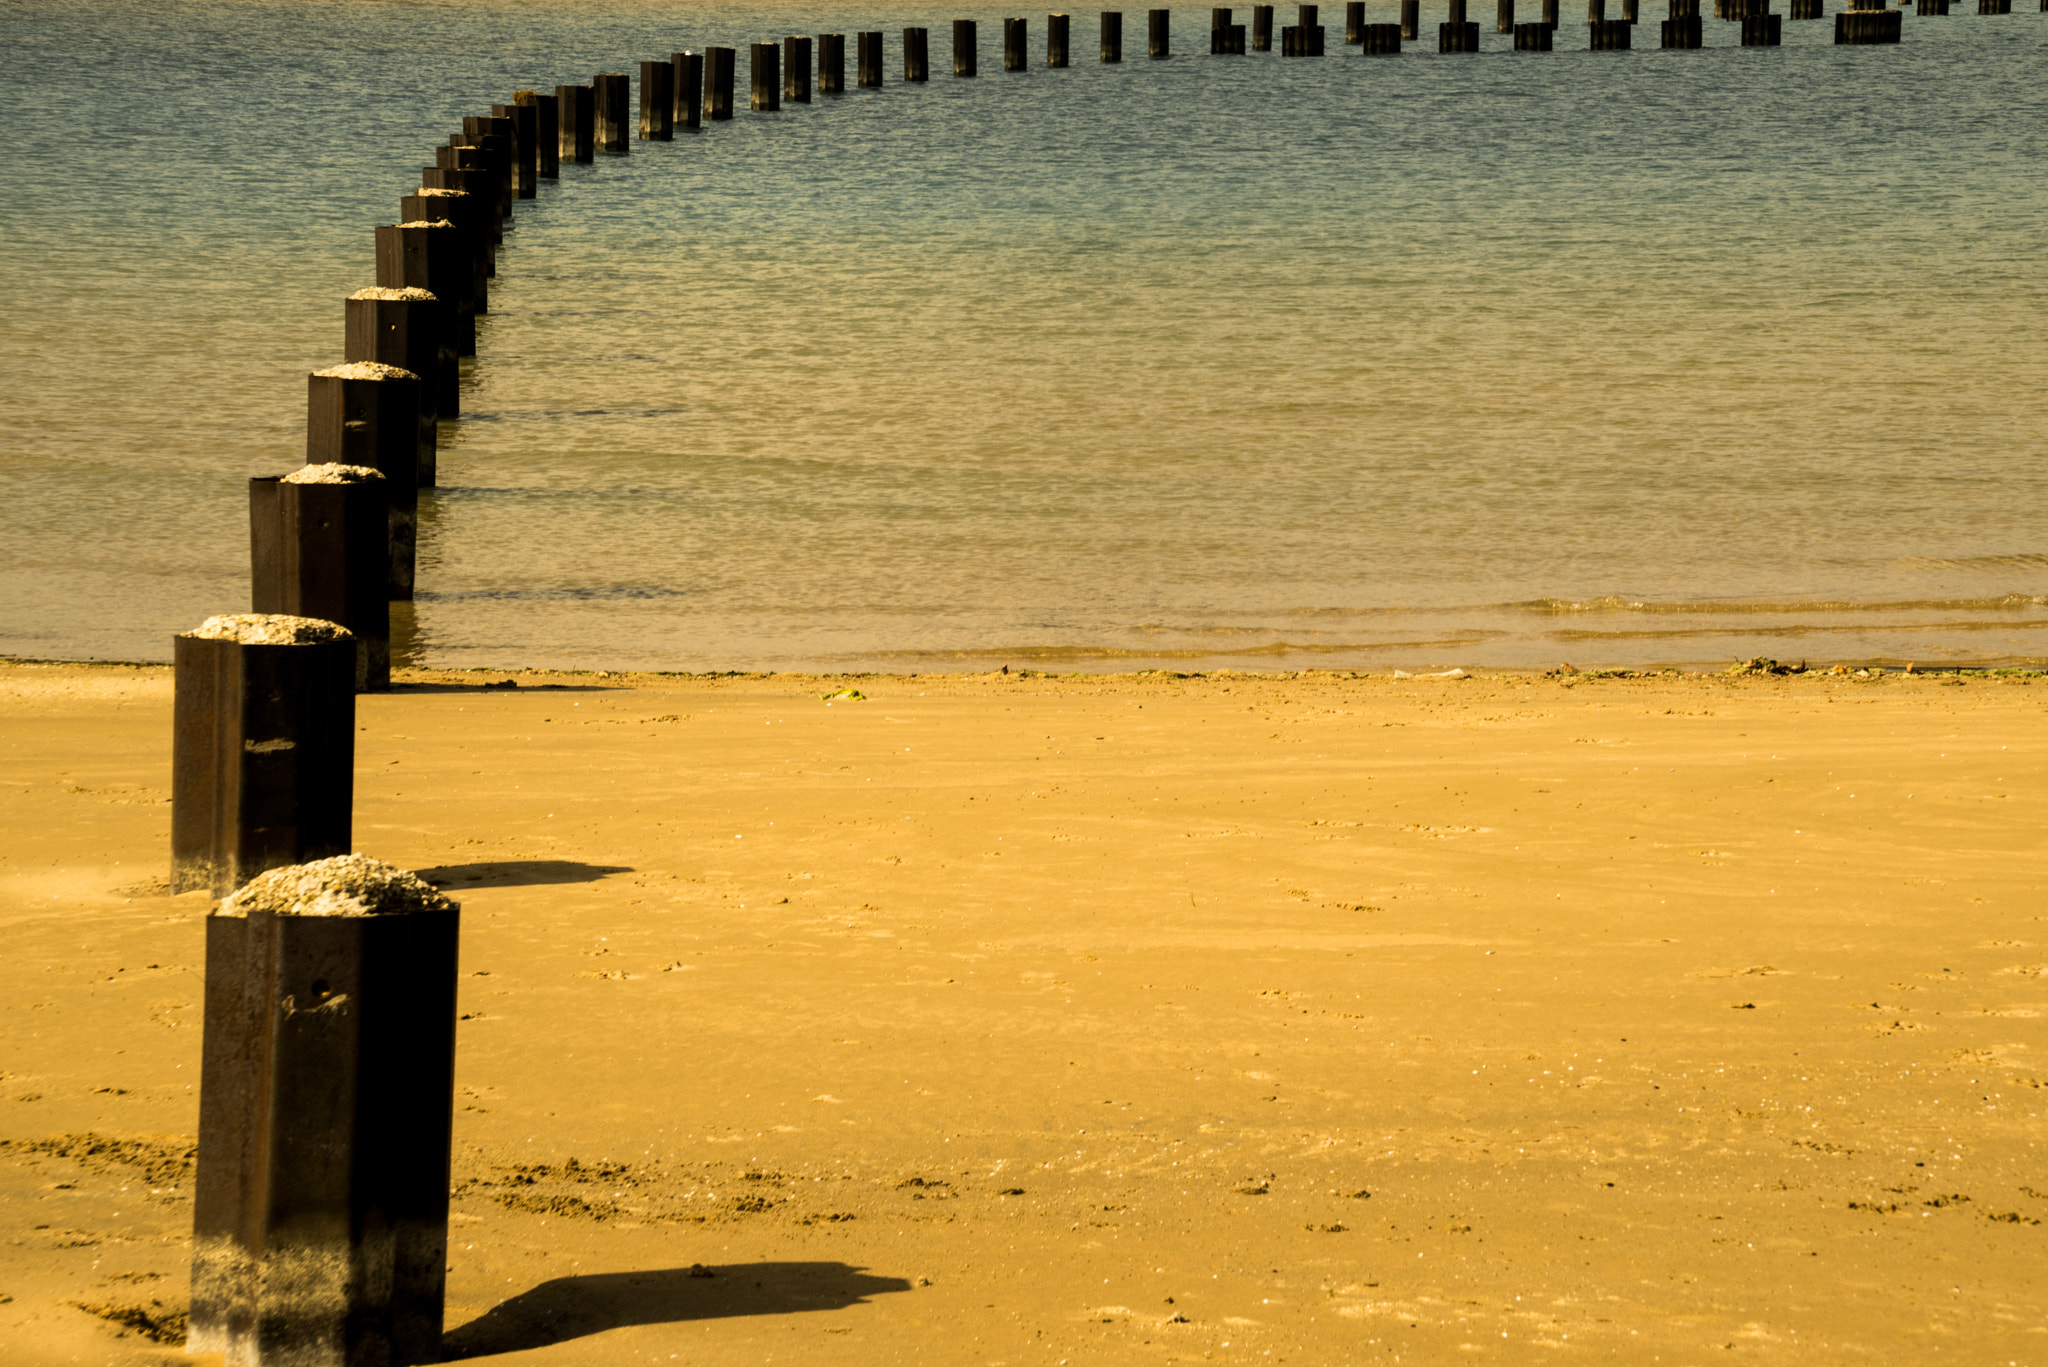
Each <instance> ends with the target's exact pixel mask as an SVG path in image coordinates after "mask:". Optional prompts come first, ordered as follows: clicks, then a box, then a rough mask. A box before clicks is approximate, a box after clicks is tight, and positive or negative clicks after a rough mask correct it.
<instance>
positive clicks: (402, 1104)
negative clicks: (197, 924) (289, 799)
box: [187, 646, 460, 1367]
mask: <svg viewBox="0 0 2048 1367" xmlns="http://www.w3.org/2000/svg"><path fill="white" fill-rule="evenodd" d="M242 649H243V650H245V651H247V650H251V649H259V647H249V646H244V647H242ZM269 649H273V650H291V649H300V650H303V649H305V647H288V646H280V647H269ZM459 916H460V911H459V908H457V906H456V905H455V904H454V903H453V902H450V901H449V900H448V899H446V898H445V897H442V896H441V895H440V894H439V893H437V892H435V891H434V890H433V889H432V888H430V887H428V886H427V885H426V884H424V883H422V882H420V881H419V880H418V879H416V878H414V877H412V876H411V875H410V874H405V873H402V872H400V871H399V870H397V869H394V868H392V867H391V866H390V865H388V864H381V863H378V862H377V861H376V860H372V859H366V858H364V857H363V856H361V855H345V856H343V857H338V858H331V859H324V860H320V861H318V862H310V863H306V864H302V865H299V866H296V867H288V868H282V869H278V870H276V871H275V872H272V873H270V874H268V875H266V876H264V877H262V878H259V879H257V880H256V881H255V882H254V883H252V884H251V885H250V886H248V887H246V888H244V889H242V890H241V892H239V893H237V894H236V895H235V896H233V897H231V898H229V899H228V901H226V902H225V903H223V904H222V906H221V907H220V909H219V910H218V911H216V912H214V913H213V914H212V915H210V916H208V917H207V918H206V964H205V1008H204V1012H205V1014H204V1027H203V1032H202V1042H201V1048H200V1055H201V1063H200V1074H199V1077H200V1082H199V1164H198V1172H197V1175H196V1184H195V1192H194V1197H195V1199H194V1203H193V1221H192V1225H193V1229H192V1234H193V1238H192V1290H191V1310H190V1316H191V1321H190V1322H191V1336H190V1341H189V1343H188V1345H187V1346H188V1348H189V1349H190V1350H191V1351H193V1352H210V1353H223V1354H225V1355H226V1360H227V1361H228V1362H230V1363H235V1364H237V1367H254V1365H255V1364H281V1363H291V1364H294V1367H371V1365H372V1364H389V1365H390V1367H398V1365H399V1364H407V1363H424V1362H438V1361H440V1360H441V1328H442V1323H443V1317H444V1315H445V1312H446V1291H447V1266H448V1177H449V1147H450V1146H449V1140H450V1131H451V1129H452V1126H453V1121H454V1111H455V1105H454V1092H455V1001H456V995H455V993H456V964H457V940H458V934H459V925H460V921H459Z"/></svg>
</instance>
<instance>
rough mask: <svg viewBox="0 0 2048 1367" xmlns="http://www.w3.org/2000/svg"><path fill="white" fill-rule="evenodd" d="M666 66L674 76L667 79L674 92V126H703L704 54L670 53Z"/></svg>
mask: <svg viewBox="0 0 2048 1367" xmlns="http://www.w3.org/2000/svg"><path fill="white" fill-rule="evenodd" d="M668 64H669V66H670V68H672V69H673V71H674V73H675V74H674V75H673V76H671V77H670V78H669V79H670V80H671V81H672V82H673V83H674V85H675V90H676V113H675V126H676V127H678V128H701V127H703V126H704V54H703V53H701V52H671V53H670V54H669V57H668Z"/></svg>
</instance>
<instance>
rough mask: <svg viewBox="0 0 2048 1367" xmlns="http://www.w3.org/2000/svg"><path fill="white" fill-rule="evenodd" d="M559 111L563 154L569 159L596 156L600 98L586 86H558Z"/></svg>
mask: <svg viewBox="0 0 2048 1367" xmlns="http://www.w3.org/2000/svg"><path fill="white" fill-rule="evenodd" d="M555 105H556V112H557V114H558V115H559V116H560V118H561V137H562V140H561V142H560V143H559V144H558V146H559V147H560V149H561V150H560V153H559V155H560V157H561V159H562V160H563V161H568V162H589V161H593V160H595V159H596V149H597V101H596V97H595V92H594V91H592V90H591V88H590V87H589V86H587V85H558V86H556V87H555Z"/></svg>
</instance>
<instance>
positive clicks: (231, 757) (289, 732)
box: [171, 614, 356, 896]
mask: <svg viewBox="0 0 2048 1367" xmlns="http://www.w3.org/2000/svg"><path fill="white" fill-rule="evenodd" d="M171 644H172V660H173V661H174V664H173V672H174V682H173V686H172V687H173V696H172V703H171V714H172V723H171V725H172V738H171V890H172V891H173V892H190V891H193V890H194V889H199V888H204V889H208V890H210V891H211V892H213V893H214V894H215V895H216V896H218V895H222V894H225V893H228V892H232V891H233V890H234V889H235V888H237V887H239V886H241V885H242V884H243V883H246V882H248V881H249V880H250V879H251V878H254V877H255V876H256V875H257V874H259V873H262V872H263V871H264V870H266V869H274V868H280V867H282V866H284V865H286V864H297V863H302V862H304V861H305V860H308V859H325V858H326V857H328V856H329V855H335V854H346V853H348V849H349V837H350V818H351V806H352V802H353V797H354V791H355V789H354V784H355V744H356V643H355V641H354V640H353V639H351V638H350V636H349V634H348V632H347V631H346V630H345V629H344V628H342V627H339V626H337V625H335V624H334V623H332V622H321V621H314V620H313V619H311V618H307V617H284V616H271V615H257V614H239V615H234V616H226V617H209V618H207V619H206V621H205V622H203V623H201V624H200V626H199V627H198V628H197V629H196V630H193V631H189V632H185V633H184V634H182V635H180V636H177V637H175V638H174V639H173V640H172V643H171Z"/></svg>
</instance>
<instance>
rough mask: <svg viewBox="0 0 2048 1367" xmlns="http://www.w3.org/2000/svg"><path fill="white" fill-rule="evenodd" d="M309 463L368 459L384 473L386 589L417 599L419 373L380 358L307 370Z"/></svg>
mask: <svg viewBox="0 0 2048 1367" xmlns="http://www.w3.org/2000/svg"><path fill="white" fill-rule="evenodd" d="M306 464H308V465H367V466H369V467H370V468H371V469H372V470H376V471H379V472H380V473H382V474H383V476H384V480H385V492H386V493H387V494H388V495H389V497H390V499H391V542H390V545H391V564H390V573H389V575H388V576H387V583H386V591H387V592H388V593H389V594H390V596H391V597H393V598H401V599H409V598H411V597H412V593H413V547H414V543H415V541H416V539H417V536H418V526H419V470H420V380H419V376H417V375H415V374H413V373H412V372H411V371H409V370H400V369H399V368H398V367H397V366H389V365H379V364H377V363H376V362H374V361H354V362H351V363H349V364H347V365H338V366H331V367H329V368H328V369H326V370H316V371H314V372H313V373H312V374H311V375H308V376H307V377H306Z"/></svg>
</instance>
